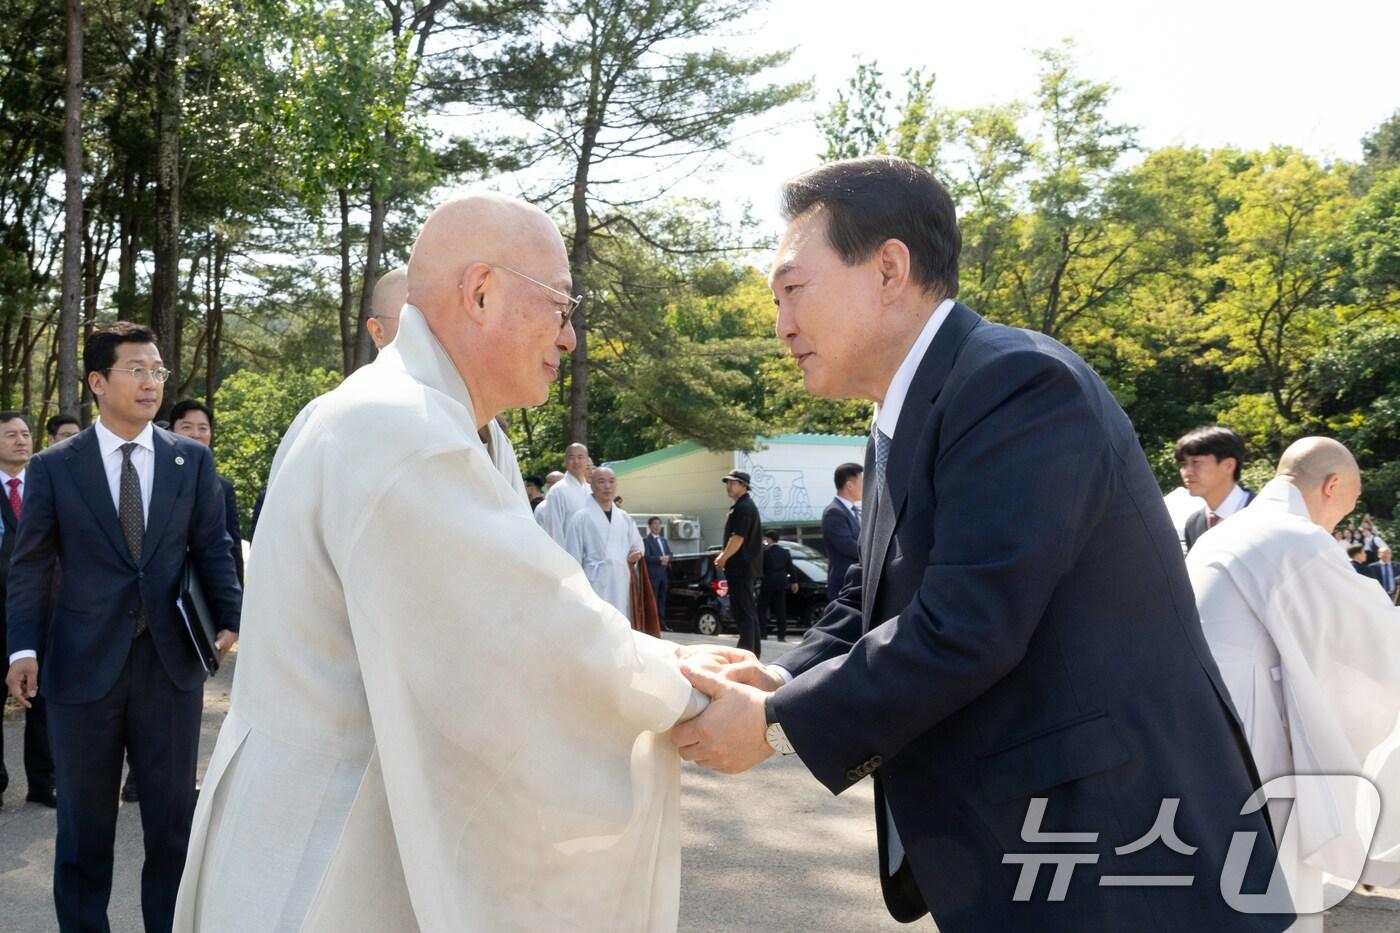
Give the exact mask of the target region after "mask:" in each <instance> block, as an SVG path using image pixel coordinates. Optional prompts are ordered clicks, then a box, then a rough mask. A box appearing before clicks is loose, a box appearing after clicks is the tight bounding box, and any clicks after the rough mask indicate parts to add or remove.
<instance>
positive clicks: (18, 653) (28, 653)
mask: <svg viewBox="0 0 1400 933" xmlns="http://www.w3.org/2000/svg"><path fill="white" fill-rule="evenodd" d="M20 658H34V659H35V660H36V661H37V660H38V659H39V653H38V652H37V651H16V652H15V653H14V654H12V655H10V663H11V664H13V663H15V662H16V661H18V660H19V659H20Z"/></svg>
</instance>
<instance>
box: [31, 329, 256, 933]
mask: <svg viewBox="0 0 1400 933" xmlns="http://www.w3.org/2000/svg"><path fill="white" fill-rule="evenodd" d="M83 364H84V368H85V370H86V374H87V383H88V386H89V387H90V388H91V390H92V394H93V396H94V398H96V399H97V402H98V405H99V407H100V410H101V417H100V419H99V420H98V422H97V423H96V424H95V425H94V426H93V427H92V429H90V430H87V431H84V432H82V433H81V434H79V435H77V436H76V437H74V438H72V439H70V440H68V441H65V442H64V443H62V444H59V445H58V446H56V447H52V448H50V449H48V450H46V451H44V452H43V453H41V454H39V456H37V457H35V458H34V459H33V460H32V461H31V462H30V464H29V470H28V476H27V480H28V486H29V489H28V492H27V495H26V496H25V500H24V518H23V521H21V523H20V533H19V540H18V542H17V543H16V545H15V552H14V556H13V558H12V560H11V564H10V577H9V593H8V599H7V601H6V613H7V616H8V618H7V623H8V634H9V651H10V652H11V654H10V670H9V675H8V676H7V678H6V683H7V685H8V686H9V689H10V695H11V696H13V697H14V698H15V699H17V700H18V701H19V702H21V703H22V704H23V705H25V706H29V705H30V703H31V701H32V699H33V698H34V697H35V696H36V695H37V694H38V693H39V691H40V689H42V691H43V696H44V699H45V700H46V701H47V704H48V714H49V737H50V739H51V740H52V744H53V755H54V774H55V778H56V779H57V784H58V840H57V845H56V852H55V859H54V904H55V906H56V908H57V912H58V925H59V928H60V930H62V931H64V933H69V931H87V930H106V929H107V926H108V925H107V901H108V897H109V895H110V893H111V885H112V844H113V838H114V835H115V831H116V822H117V793H118V788H119V785H120V782H121V768H122V757H123V754H126V753H129V755H130V759H131V765H132V769H133V770H134V771H135V774H136V780H137V783H138V784H139V785H140V787H141V825H142V829H143V831H144V835H145V853H146V859H145V864H144V867H143V869H142V872H141V911H142V915H143V917H144V920H145V927H146V930H147V931H168V930H169V929H170V928H171V924H172V921H173V913H174V909H175V894H176V891H177V890H178V888H179V882H180V874H181V872H182V870H183V868H184V863H185V849H186V846H187V844H188V840H189V831H190V820H191V817H192V816H193V813H194V800H195V790H194V782H195V765H196V762H197V759H198V750H199V730H200V717H201V714H202V711H203V686H204V681H205V677H206V674H205V671H204V667H203V665H202V663H201V660H200V657H199V655H198V654H197V653H196V651H195V649H194V647H193V645H192V644H191V640H190V636H189V634H188V631H187V629H186V625H185V621H184V619H183V617H182V616H181V614H180V610H179V609H178V608H177V606H176V599H177V598H178V596H179V593H180V584H181V577H182V570H183V568H184V567H185V564H186V561H189V562H191V564H192V566H193V568H194V571H195V573H196V574H197V575H198V577H199V579H200V582H201V583H202V584H203V587H204V592H205V595H206V597H207V598H208V601H209V604H210V606H211V607H212V611H213V612H214V613H215V615H216V617H217V619H216V628H217V629H218V630H219V631H218V637H217V646H218V648H219V651H220V652H221V653H222V652H225V651H227V650H228V648H229V647H230V646H232V644H233V641H234V639H235V638H236V637H237V636H236V633H237V631H238V621H239V606H240V602H241V599H242V593H241V590H240V589H239V586H238V579H237V577H236V575H235V571H234V566H233V557H232V552H231V550H230V541H229V539H228V535H227V533H226V532H225V531H224V497H223V491H222V490H221V489H220V487H219V480H218V477H217V475H216V474H215V472H214V461H213V458H212V457H211V456H210V454H209V451H208V449H206V448H205V447H202V446H200V445H199V444H196V443H194V442H193V441H190V440H187V439H185V438H183V437H177V436H175V435H173V434H170V433H168V432H166V431H163V430H159V429H157V428H155V427H154V426H153V425H152V423H151V419H152V418H154V417H155V415H156V412H157V411H158V410H159V409H160V400H161V386H162V384H163V383H164V382H165V380H166V378H167V377H168V376H169V375H170V373H169V370H167V369H165V368H164V367H163V366H162V364H161V358H160V351H159V350H158V349H157V347H156V343H155V335H154V334H153V333H152V332H151V331H150V330H148V329H147V328H145V327H141V326H139V325H136V324H130V323H126V322H118V323H116V324H112V325H110V326H108V327H104V328H102V329H100V330H97V331H94V332H93V334H92V336H90V337H89V338H88V340H87V343H86V346H85V348H84V353H83ZM58 565H62V567H63V571H64V574H65V578H66V583H67V584H68V585H65V586H64V587H63V588H62V589H61V591H60V592H59V594H58V596H57V599H56V600H55V599H54V596H53V591H52V588H51V583H52V580H53V576H54V571H55V568H56V567H57V566H58ZM51 610H52V619H51V621H50V631H49V635H48V645H47V648H48V650H47V653H46V654H45V657H44V663H43V669H42V673H41V672H40V668H39V664H38V662H37V660H36V654H37V651H38V649H39V641H40V638H39V633H40V631H41V630H42V628H43V625H44V622H45V620H47V619H49V618H50V611H51Z"/></svg>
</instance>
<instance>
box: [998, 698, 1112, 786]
mask: <svg viewBox="0 0 1400 933" xmlns="http://www.w3.org/2000/svg"><path fill="white" fill-rule="evenodd" d="M1128 757H1129V756H1128V749H1127V747H1126V746H1125V745H1124V744H1123V740H1122V739H1121V738H1120V737H1119V736H1118V730H1117V729H1116V728H1115V727H1114V725H1113V720H1111V719H1110V718H1109V717H1108V714H1107V713H1096V714H1093V715H1092V716H1089V717H1087V718H1084V719H1080V720H1078V721H1076V722H1072V723H1069V724H1067V725H1064V726H1060V727H1059V728H1056V729H1053V730H1051V731H1049V732H1044V733H1042V734H1040V735H1038V736H1036V737H1034V738H1031V739H1027V740H1025V741H1024V742H1021V743H1019V744H1017V745H1013V746H1011V747H1010V748H1007V749H1003V750H1002V751H999V752H994V753H992V754H990V755H984V756H982V757H980V758H978V759H977V775H978V777H979V778H980V779H981V782H982V791H983V792H984V793H985V794H986V795H987V799H989V800H991V801H992V802H993V803H1009V802H1010V801H1012V800H1020V799H1023V798H1026V797H1034V796H1035V795H1037V794H1039V793H1041V792H1042V791H1045V790H1049V789H1050V788H1052V787H1055V786H1057V785H1059V784H1066V783H1069V782H1070V781H1077V780H1079V779H1080V778H1085V777H1088V776H1089V775H1091V774H1098V773H1099V772H1101V771H1108V770H1110V769H1112V768H1117V767H1118V766H1120V765H1122V764H1124V763H1125V762H1127V760H1128Z"/></svg>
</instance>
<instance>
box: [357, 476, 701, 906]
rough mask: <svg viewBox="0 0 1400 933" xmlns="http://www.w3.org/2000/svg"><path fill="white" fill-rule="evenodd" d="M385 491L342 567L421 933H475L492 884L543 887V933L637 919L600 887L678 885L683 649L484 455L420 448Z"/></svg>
mask: <svg viewBox="0 0 1400 933" xmlns="http://www.w3.org/2000/svg"><path fill="white" fill-rule="evenodd" d="M464 478H465V480H464ZM381 488H382V490H383V492H382V495H381V497H380V499H379V500H378V501H377V502H376V503H373V504H372V505H371V506H370V507H368V508H367V509H366V510H365V512H364V513H363V514H364V518H363V519H362V520H361V521H360V522H359V525H358V527H357V528H356V529H355V531H354V532H353V533H352V534H351V535H350V536H349V540H347V541H345V543H344V545H343V547H342V548H340V549H339V550H340V553H339V554H336V555H333V560H334V561H335V563H336V564H337V565H339V573H340V576H341V579H342V580H343V583H344V591H345V600H346V609H347V613H348V618H349V623H350V629H351V633H352V636H353V639H354V648H355V654H356V658H355V661H357V662H358V664H359V667H360V669H361V672H362V676H363V680H364V685H365V691H366V696H367V700H368V705H369V708H370V711H371V714H372V721H373V727H374V732H375V737H376V746H377V753H378V756H379V758H380V764H381V766H382V769H383V777H384V786H385V789H386V792H387V796H388V803H389V809H390V817H391V819H392V822H393V825H394V832H395V836H396V837H397V841H398V845H399V850H400V853H401V855H402V859H403V867H404V872H405V880H406V882H407V885H408V889H409V892H410V894H411V895H412V897H413V903H414V908H415V912H416V914H417V919H418V923H419V926H420V928H422V929H425V930H452V929H471V928H481V927H480V923H481V919H480V918H482V917H489V916H491V911H492V909H493V908H492V906H491V904H490V903H485V902H486V901H489V900H490V898H491V897H492V893H491V892H493V890H494V891H496V892H501V891H513V890H517V889H519V888H520V887H522V886H524V887H528V888H529V889H530V890H531V891H534V892H537V893H536V894H534V895H532V897H533V898H535V899H537V900H538V903H539V905H540V912H539V915H538V916H537V917H535V918H534V920H533V921H532V923H534V926H533V928H538V929H544V928H555V929H562V928H564V927H566V926H568V925H569V923H570V922H576V921H577V920H578V918H579V917H580V916H583V915H584V914H583V913H578V911H584V912H587V913H589V914H590V915H597V916H603V917H606V916H611V915H613V914H614V913H617V915H619V916H622V915H626V914H627V908H626V905H622V904H601V903H596V901H591V900H590V898H594V897H595V895H594V893H593V892H594V890H595V889H596V890H617V891H628V892H629V894H628V895H627V896H628V897H632V896H636V897H639V898H644V899H646V898H650V897H652V896H653V895H654V894H655V893H656V892H657V891H658V890H660V891H666V890H668V889H669V888H670V887H671V886H672V884H673V881H674V879H672V878H671V877H670V873H671V872H672V871H673V870H674V871H675V872H678V871H679V865H678V858H679V847H678V845H677V844H676V841H675V835H674V834H675V833H676V832H677V827H676V821H677V816H676V813H677V810H676V796H677V793H678V791H677V774H678V762H677V758H676V754H675V752H674V750H673V749H672V748H671V747H670V744H669V742H668V741H667V740H666V739H665V738H664V737H661V736H657V735H655V734H654V733H659V732H662V731H664V730H667V729H669V728H670V727H671V726H672V725H673V724H674V723H675V722H676V721H677V719H678V717H680V716H681V714H682V712H683V711H684V710H685V709H686V706H687V702H688V701H689V700H690V699H691V688H690V684H689V683H688V682H687V681H686V679H685V678H684V677H683V676H682V675H681V674H680V672H679V669H678V666H677V662H676V659H675V656H674V649H673V647H672V646H671V645H669V644H667V643H665V642H662V641H658V640H657V639H653V638H648V637H646V636H641V635H639V634H637V633H634V632H633V631H632V630H631V629H630V627H629V626H628V624H627V622H626V620H625V619H623V618H622V616H620V615H619V614H618V613H617V612H616V611H615V610H614V609H613V608H612V607H610V606H608V605H607V604H605V603H604V602H602V601H601V600H599V599H598V598H597V597H596V596H595V595H594V594H593V592H592V591H591V589H590V588H589V585H588V583H587V581H586V580H585V579H584V576H583V574H582V573H581V572H580V570H579V567H578V566H577V565H576V564H575V563H573V562H572V561H570V560H568V559H567V558H566V557H565V556H564V554H563V553H562V552H560V551H559V550H558V549H556V548H552V547H548V546H542V545H543V544H544V536H543V535H542V534H541V533H540V531H539V529H538V528H537V527H536V525H535V523H534V522H533V521H532V520H531V518H532V516H531V513H530V511H529V507H528V505H526V504H525V503H524V502H523V501H516V500H517V498H518V497H517V496H516V495H515V491H514V490H513V489H512V488H511V487H510V486H509V485H507V484H506V483H504V482H502V479H501V476H500V475H499V474H498V473H496V471H495V469H494V468H493V466H492V465H491V463H490V462H489V461H488V460H487V458H486V456H485V452H484V450H481V449H468V450H463V449H451V450H446V451H439V452H431V451H429V452H424V453H422V454H420V455H419V456H417V457H416V458H414V459H412V460H410V461H408V462H406V463H405V464H404V465H403V466H402V467H401V468H400V469H399V470H398V471H397V472H396V475H393V476H391V477H388V478H386V480H385V482H384V483H383V486H382V487H381ZM332 663H333V662H332ZM673 847H674V849H675V853H676V854H675V858H674V859H673V858H672V857H671V856H670V855H668V854H667V853H669V852H670V851H671V848H673ZM636 851H648V852H653V853H660V854H659V855H658V856H657V858H656V859H655V860H654V861H649V862H647V863H646V864H642V865H638V864H636V863H635V859H634V858H629V857H627V856H626V854H625V853H629V852H636ZM618 852H621V853H624V854H623V855H620V856H619V855H616V853H618ZM609 853H615V855H614V856H613V857H610V855H609ZM673 862H674V864H673ZM629 863H630V864H629ZM658 873H660V875H661V876H664V877H658ZM634 875H635V877H633V876H634ZM464 879H470V881H469V882H467V881H464ZM675 883H678V882H675ZM663 900H664V898H663ZM571 912H573V915H572V916H568V915H569V914H570V913H571ZM556 916H557V922H551V918H554V917H556ZM473 918H475V919H473ZM515 922H518V918H517V919H511V918H500V923H501V924H503V925H498V926H495V927H494V928H499V929H504V928H507V927H511V925H512V924H513V923H515ZM672 922H674V921H672ZM473 924H476V925H477V926H475V927H474V926H473ZM487 928H491V925H490V924H488V925H487Z"/></svg>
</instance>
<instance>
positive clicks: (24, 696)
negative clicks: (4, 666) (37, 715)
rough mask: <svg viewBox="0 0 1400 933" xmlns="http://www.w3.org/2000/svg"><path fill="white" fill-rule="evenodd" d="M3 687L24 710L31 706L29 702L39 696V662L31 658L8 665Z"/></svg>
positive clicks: (21, 659)
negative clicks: (6, 688)
mask: <svg viewBox="0 0 1400 933" xmlns="http://www.w3.org/2000/svg"><path fill="white" fill-rule="evenodd" d="M5 686H7V687H9V688H10V696H12V697H14V698H15V702H16V703H18V704H19V705H20V706H23V707H24V708H25V709H29V708H30V706H32V705H33V704H32V703H30V702H29V701H30V700H32V699H34V698H35V697H36V696H38V695H39V662H38V661H36V660H35V659H33V658H20V659H19V660H18V661H16V662H15V663H13V664H11V665H10V672H9V674H7V675H6V676H5Z"/></svg>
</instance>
